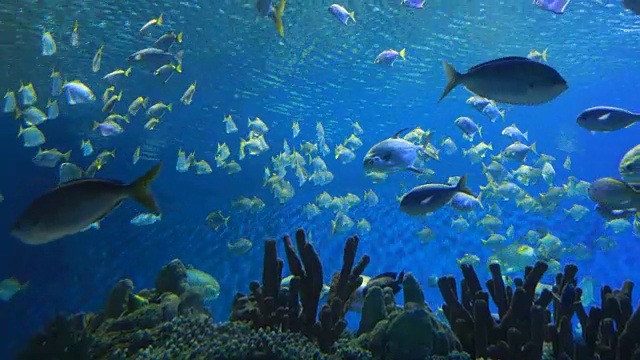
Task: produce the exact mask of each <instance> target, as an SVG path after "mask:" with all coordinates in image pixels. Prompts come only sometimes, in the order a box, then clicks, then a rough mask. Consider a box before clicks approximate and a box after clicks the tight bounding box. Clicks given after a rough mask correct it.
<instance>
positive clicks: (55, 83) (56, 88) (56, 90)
mask: <svg viewBox="0 0 640 360" xmlns="http://www.w3.org/2000/svg"><path fill="white" fill-rule="evenodd" d="M49 77H50V78H51V96H60V94H62V85H63V82H62V76H61V75H60V73H59V72H57V71H55V70H52V71H51V76H49Z"/></svg>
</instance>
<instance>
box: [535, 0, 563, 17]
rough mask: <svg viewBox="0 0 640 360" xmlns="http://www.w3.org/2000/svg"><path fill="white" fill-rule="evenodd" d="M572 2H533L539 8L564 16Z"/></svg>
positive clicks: (538, 0) (560, 0)
mask: <svg viewBox="0 0 640 360" xmlns="http://www.w3.org/2000/svg"><path fill="white" fill-rule="evenodd" d="M569 1H570V0H533V4H534V5H536V6H537V7H539V8H541V9H544V10H547V11H551V12H553V13H556V14H564V11H565V9H566V8H567V5H569Z"/></svg>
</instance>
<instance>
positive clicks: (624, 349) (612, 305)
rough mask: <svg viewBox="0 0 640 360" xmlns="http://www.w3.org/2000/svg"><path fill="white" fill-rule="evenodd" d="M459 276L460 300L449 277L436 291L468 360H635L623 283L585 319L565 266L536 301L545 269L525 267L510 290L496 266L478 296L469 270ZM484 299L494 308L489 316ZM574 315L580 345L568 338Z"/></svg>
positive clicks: (633, 322)
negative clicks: (468, 356)
mask: <svg viewBox="0 0 640 360" xmlns="http://www.w3.org/2000/svg"><path fill="white" fill-rule="evenodd" d="M461 269H462V274H463V280H462V281H461V283H460V297H458V294H457V286H456V282H455V279H454V278H453V277H451V276H448V277H443V278H440V279H439V280H438V287H439V288H440V292H441V294H442V297H443V298H444V301H445V303H446V304H445V305H444V306H443V311H444V314H445V316H446V317H447V319H448V321H449V324H451V328H452V329H453V331H454V333H455V334H456V336H457V337H458V339H459V340H460V342H461V343H462V346H463V348H464V350H465V351H466V352H468V353H469V354H471V356H472V358H490V359H505V360H510V359H514V360H520V359H532V360H534V359H535V360H538V359H542V358H554V359H574V360H578V359H602V360H614V359H615V360H628V359H640V309H637V310H636V311H635V313H634V312H633V306H632V302H631V293H632V290H633V283H631V282H628V281H627V282H625V283H624V284H623V286H622V289H620V290H616V291H613V290H612V289H611V288H610V287H609V286H605V287H603V288H602V289H601V295H602V304H601V307H592V308H591V309H590V310H589V313H588V314H587V312H586V310H585V309H584V306H583V305H582V302H581V296H582V290H581V289H580V288H578V286H577V278H576V275H577V273H578V268H577V267H576V266H575V265H567V266H566V267H565V269H564V272H563V273H559V274H557V275H556V277H555V284H554V286H553V288H552V289H553V290H548V289H543V290H542V291H541V292H540V293H539V295H537V294H536V288H537V287H538V285H539V284H540V281H541V279H542V277H543V275H544V274H545V272H546V271H547V269H548V266H547V265H546V264H545V263H544V262H537V263H536V264H535V265H534V266H533V267H527V268H526V269H525V276H524V279H514V284H515V289H514V288H512V287H511V286H505V284H504V281H503V277H502V273H501V269H500V266H499V265H498V264H491V265H490V267H489V270H490V272H491V279H489V280H488V281H487V283H486V287H487V290H488V291H483V290H482V287H481V285H480V281H479V280H478V276H477V274H476V272H475V270H474V269H473V267H472V266H469V265H462V266H461ZM489 296H490V297H491V299H492V301H493V303H494V304H495V306H496V307H497V309H498V314H497V315H496V316H495V317H494V316H492V315H491V313H490V310H489ZM551 304H553V307H552V309H551V310H549V306H550V305H551ZM574 314H575V315H576V316H577V318H578V320H579V322H580V325H581V327H582V336H581V339H574V331H573V324H572V318H573V315H574Z"/></svg>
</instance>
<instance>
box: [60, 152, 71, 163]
mask: <svg viewBox="0 0 640 360" xmlns="http://www.w3.org/2000/svg"><path fill="white" fill-rule="evenodd" d="M62 156H63V157H64V158H65V160H67V161H69V159H71V150H69V151H67V152H66V153H64V154H62Z"/></svg>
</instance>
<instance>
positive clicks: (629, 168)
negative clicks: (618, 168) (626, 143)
mask: <svg viewBox="0 0 640 360" xmlns="http://www.w3.org/2000/svg"><path fill="white" fill-rule="evenodd" d="M623 168H624V171H627V172H632V171H633V166H632V165H631V164H627V165H625V166H623Z"/></svg>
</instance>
